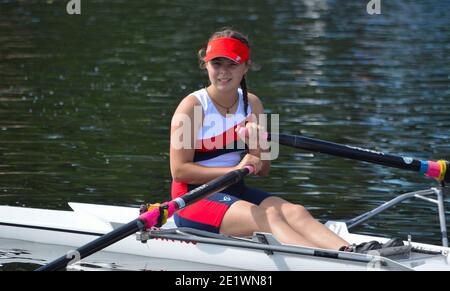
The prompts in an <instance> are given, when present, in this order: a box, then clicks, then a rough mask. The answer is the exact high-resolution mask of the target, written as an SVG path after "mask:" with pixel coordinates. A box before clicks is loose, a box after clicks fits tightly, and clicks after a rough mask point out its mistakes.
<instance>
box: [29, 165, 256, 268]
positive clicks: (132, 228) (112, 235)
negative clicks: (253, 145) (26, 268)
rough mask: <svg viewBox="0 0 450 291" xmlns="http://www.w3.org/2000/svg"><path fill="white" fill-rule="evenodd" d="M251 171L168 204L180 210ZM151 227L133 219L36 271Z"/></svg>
mask: <svg viewBox="0 0 450 291" xmlns="http://www.w3.org/2000/svg"><path fill="white" fill-rule="evenodd" d="M252 171H253V169H252V168H251V167H246V168H243V169H239V170H235V171H232V172H229V173H227V174H225V175H223V176H221V177H218V178H216V179H214V180H212V181H210V182H208V183H206V184H204V185H202V186H200V187H197V188H195V189H193V190H191V191H189V192H188V193H186V194H184V195H183V196H181V197H179V198H177V199H174V200H172V201H170V202H168V203H174V204H175V205H176V207H175V208H176V209H181V208H184V207H186V206H188V205H189V204H192V203H194V202H195V201H197V200H199V199H201V198H203V197H205V196H207V195H209V194H213V193H216V192H219V191H221V190H223V189H225V188H227V187H228V186H231V185H232V184H234V183H236V182H238V181H239V180H241V179H242V178H243V177H244V176H246V175H248V174H249V173H250V172H252ZM151 226H152V225H148V223H147V222H146V221H144V220H142V219H140V218H138V219H135V220H133V221H131V222H129V223H127V224H125V225H123V226H121V227H119V228H117V229H115V230H113V231H111V232H109V233H107V234H105V235H103V236H101V237H99V238H97V239H95V240H93V241H92V242H90V243H88V244H86V245H84V246H82V247H79V248H78V249H76V250H74V251H71V252H70V253H69V254H68V255H67V256H62V257H60V258H58V259H56V260H54V261H52V262H50V263H48V264H47V265H44V266H42V267H40V268H38V269H36V271H58V270H61V269H63V268H65V267H66V266H67V265H68V264H69V263H71V262H73V263H74V262H76V261H79V260H81V259H83V258H86V257H87V256H89V255H92V254H93V253H96V252H98V251H100V250H102V249H104V248H106V247H108V246H110V245H112V244H113V243H115V242H118V241H120V240H122V239H124V238H125V237H127V236H129V235H131V234H133V233H135V232H137V231H140V230H143V229H146V228H149V227H151ZM74 256H75V257H74Z"/></svg>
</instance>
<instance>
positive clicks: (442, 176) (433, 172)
mask: <svg viewBox="0 0 450 291" xmlns="http://www.w3.org/2000/svg"><path fill="white" fill-rule="evenodd" d="M448 170H449V162H448V161H445V160H439V161H437V162H433V161H420V172H422V173H424V174H425V176H428V177H432V178H435V179H436V180H438V181H445V182H450V173H449V171H448Z"/></svg>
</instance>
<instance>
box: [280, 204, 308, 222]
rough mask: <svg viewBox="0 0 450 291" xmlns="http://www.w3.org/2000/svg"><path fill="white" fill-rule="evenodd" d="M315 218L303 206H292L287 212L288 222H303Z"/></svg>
mask: <svg viewBox="0 0 450 291" xmlns="http://www.w3.org/2000/svg"><path fill="white" fill-rule="evenodd" d="M311 218H313V217H312V215H311V213H309V211H308V210H307V209H306V208H305V207H304V206H302V205H299V204H290V205H289V206H288V207H287V210H286V219H287V220H288V221H297V222H301V221H304V220H307V219H311Z"/></svg>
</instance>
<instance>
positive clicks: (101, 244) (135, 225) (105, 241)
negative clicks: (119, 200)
mask: <svg viewBox="0 0 450 291" xmlns="http://www.w3.org/2000/svg"><path fill="white" fill-rule="evenodd" d="M143 227H144V224H143V223H142V221H140V220H139V219H136V220H133V221H131V222H129V223H127V224H125V225H123V226H121V227H119V228H117V229H115V230H113V231H111V232H108V233H107V234H105V235H103V236H101V237H99V238H98V239H96V240H93V241H92V242H90V243H88V244H86V245H84V246H82V247H80V248H78V249H76V250H75V251H71V252H69V253H68V254H67V255H66V256H62V257H60V258H58V259H56V260H54V261H52V262H50V263H48V264H47V265H44V266H41V267H40V268H38V269H36V271H58V270H61V269H63V268H65V267H66V266H67V265H68V264H69V263H71V262H77V261H79V260H81V259H83V258H86V257H88V256H90V255H92V254H93V253H96V252H98V251H100V250H102V249H104V248H106V247H108V246H110V245H112V244H113V243H115V242H118V241H119V240H122V239H124V238H125V237H127V236H129V235H131V234H133V233H135V232H137V231H139V230H142V229H143Z"/></svg>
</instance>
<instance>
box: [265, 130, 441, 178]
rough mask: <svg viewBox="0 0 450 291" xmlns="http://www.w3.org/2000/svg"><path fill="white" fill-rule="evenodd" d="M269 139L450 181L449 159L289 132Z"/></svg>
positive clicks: (269, 136)
mask: <svg viewBox="0 0 450 291" xmlns="http://www.w3.org/2000/svg"><path fill="white" fill-rule="evenodd" d="M267 138H268V140H278V142H279V143H280V144H282V145H286V146H290V147H294V148H299V149H304V150H308V151H313V152H319V153H324V154H329V155H333V156H338V157H343V158H349V159H354V160H358V161H364V162H369V163H374V164H379V165H383V166H388V167H393V168H398V169H404V170H409V171H414V172H420V173H423V174H425V175H426V176H429V177H433V178H435V179H437V180H438V181H444V182H450V170H449V168H450V165H449V162H448V161H445V160H439V161H437V162H434V161H426V160H416V159H413V158H410V157H401V156H397V155H392V154H385V153H383V152H379V151H374V150H370V149H364V148H360V147H354V146H349V145H342V144H338V143H333V142H328V141H324V140H320V139H314V138H309V137H304V136H298V135H289V134H268V136H267Z"/></svg>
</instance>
